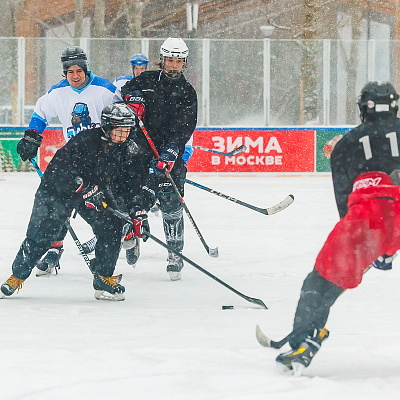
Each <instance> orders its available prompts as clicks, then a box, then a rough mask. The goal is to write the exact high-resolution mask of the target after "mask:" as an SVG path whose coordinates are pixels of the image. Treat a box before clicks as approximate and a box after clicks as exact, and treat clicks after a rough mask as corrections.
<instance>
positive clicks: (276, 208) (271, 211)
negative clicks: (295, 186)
mask: <svg viewBox="0 0 400 400" xmlns="http://www.w3.org/2000/svg"><path fill="white" fill-rule="evenodd" d="M293 202H294V196H293V195H292V194H289V195H288V196H286V197H285V198H284V199H283V200H282V201H281V202H280V203H278V204H276V205H274V206H272V207H269V208H267V209H266V213H265V214H267V215H272V214H276V213H278V212H281V211H283V210H284V209H285V208H288V207H289V206H290V205H291V204H292V203H293Z"/></svg>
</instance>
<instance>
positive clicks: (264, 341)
mask: <svg viewBox="0 0 400 400" xmlns="http://www.w3.org/2000/svg"><path fill="white" fill-rule="evenodd" d="M256 338H257V340H258V343H260V344H261V346H263V347H271V339H270V338H268V337H267V336H266V335H265V334H264V333H263V331H262V330H261V328H260V327H259V326H258V325H257V326H256Z"/></svg>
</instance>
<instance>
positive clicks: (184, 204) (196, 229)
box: [164, 169, 218, 257]
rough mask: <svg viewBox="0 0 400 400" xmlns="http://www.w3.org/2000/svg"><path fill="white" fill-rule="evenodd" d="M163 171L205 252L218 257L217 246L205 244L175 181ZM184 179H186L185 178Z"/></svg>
mask: <svg viewBox="0 0 400 400" xmlns="http://www.w3.org/2000/svg"><path fill="white" fill-rule="evenodd" d="M164 172H165V176H166V177H167V179H168V180H169V181H170V182H171V185H172V187H173V188H174V191H175V193H176V195H177V196H178V198H179V201H180V202H181V204H182V207H183V208H184V209H185V211H186V215H187V216H188V218H189V220H190V222H191V223H192V225H193V227H194V230H195V231H196V233H197V236H198V237H199V238H200V241H201V243H202V244H203V246H204V248H205V249H206V250H207V253H208V254H209V255H210V256H211V257H218V246H217V247H215V248H210V247H209V246H208V244H207V243H206V241H205V240H204V237H203V235H202V234H201V232H200V229H199V228H198V227H197V224H196V222H195V221H194V219H193V217H192V214H191V213H190V211H189V209H188V207H187V205H186V203H185V200H183V197H182V196H181V194H180V193H179V189H178V188H177V186H176V184H175V182H174V181H173V179H172V177H171V175H170V173H169V172H168V171H167V170H166V169H165V170H164ZM185 181H186V179H185Z"/></svg>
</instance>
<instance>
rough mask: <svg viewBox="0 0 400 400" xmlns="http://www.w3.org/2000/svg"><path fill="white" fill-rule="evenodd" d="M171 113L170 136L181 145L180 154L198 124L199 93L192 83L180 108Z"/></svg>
mask: <svg viewBox="0 0 400 400" xmlns="http://www.w3.org/2000/svg"><path fill="white" fill-rule="evenodd" d="M174 114H175V115H171V123H170V124H169V133H168V134H167V135H168V137H170V138H171V141H172V142H173V143H175V144H176V145H177V146H178V147H179V152H180V155H181V156H182V155H183V153H184V151H185V144H186V142H187V141H188V140H189V139H190V137H191V136H192V134H193V131H194V130H195V128H196V124H197V94H196V91H195V90H194V89H193V87H192V86H191V85H189V86H188V87H187V90H186V93H185V96H184V98H183V101H182V105H181V107H180V108H177V109H176V111H175V113H174Z"/></svg>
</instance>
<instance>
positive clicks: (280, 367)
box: [276, 362, 293, 375]
mask: <svg viewBox="0 0 400 400" xmlns="http://www.w3.org/2000/svg"><path fill="white" fill-rule="evenodd" d="M276 370H277V371H278V373H280V374H284V375H292V374H293V370H292V369H291V367H290V366H287V365H285V364H282V363H280V362H276Z"/></svg>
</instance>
